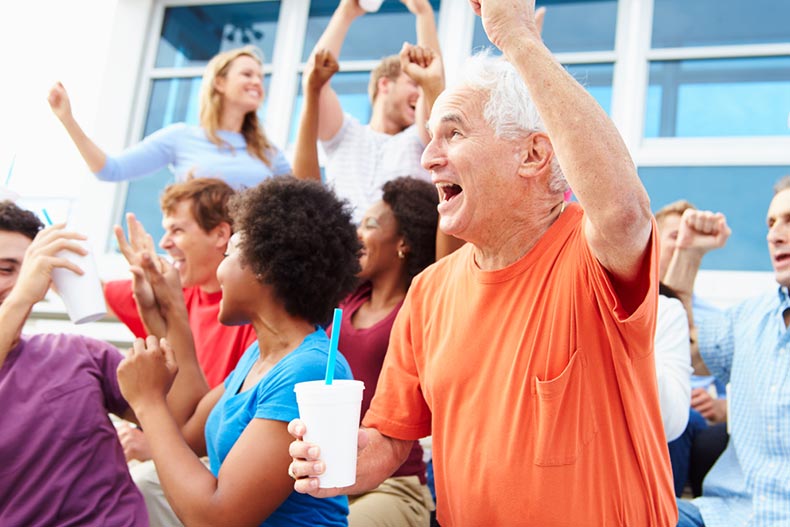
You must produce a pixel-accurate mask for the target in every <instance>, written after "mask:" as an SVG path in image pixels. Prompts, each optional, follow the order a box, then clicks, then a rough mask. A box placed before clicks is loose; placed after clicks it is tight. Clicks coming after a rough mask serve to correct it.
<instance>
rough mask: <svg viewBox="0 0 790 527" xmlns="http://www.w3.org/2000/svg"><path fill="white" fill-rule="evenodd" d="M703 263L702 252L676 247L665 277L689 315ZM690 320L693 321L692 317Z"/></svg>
mask: <svg viewBox="0 0 790 527" xmlns="http://www.w3.org/2000/svg"><path fill="white" fill-rule="evenodd" d="M701 264H702V254H700V253H699V252H697V251H694V250H690V249H680V248H678V249H675V252H674V253H673V254H672V259H671V260H670V261H669V266H668V267H667V272H666V274H665V275H664V279H663V282H664V284H665V285H667V286H668V287H671V288H672V289H673V290H674V291H675V292H676V293H677V294H678V296H679V297H680V300H681V302H683V305H684V306H685V307H686V311H687V313H688V315H689V317H691V316H692V311H691V298H692V292H693V291H694V281H695V280H696V279H697V273H698V272H699V268H700V265H701ZM689 321H690V323H691V322H693V321H692V319H691V318H690V319H689Z"/></svg>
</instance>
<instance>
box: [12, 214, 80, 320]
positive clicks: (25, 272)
mask: <svg viewBox="0 0 790 527" xmlns="http://www.w3.org/2000/svg"><path fill="white" fill-rule="evenodd" d="M64 228H65V224H63V223H60V224H58V225H53V226H51V227H47V228H46V229H43V230H42V231H40V232H39V233H38V234H37V235H36V237H35V239H34V240H33V242H32V243H31V244H30V245H29V246H28V248H27V250H26V251H25V257H24V260H23V262H22V266H21V267H20V269H19V277H18V278H17V281H16V284H15V285H14V288H13V289H12V290H11V293H10V294H9V297H10V296H13V297H14V298H15V299H16V300H17V301H18V302H20V303H21V304H23V305H27V306H31V307H32V306H33V304H35V303H36V302H38V301H40V300H42V299H43V298H44V296H45V295H46V294H47V291H48V290H49V286H50V283H51V282H52V270H53V269H55V268H58V267H59V268H63V269H68V270H70V271H73V272H75V273H77V274H79V275H81V274H83V271H82V269H80V268H79V266H77V265H76V264H75V263H73V262H71V261H70V260H67V259H66V258H63V257H62V256H58V253H59V252H60V251H72V252H74V253H77V254H80V255H83V256H84V255H86V254H88V251H87V250H86V249H85V248H84V247H83V246H82V245H81V244H80V243H78V242H77V240H85V239H86V238H85V236H83V235H82V234H78V233H76V232H68V231H65V230H64Z"/></svg>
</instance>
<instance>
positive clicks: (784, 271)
mask: <svg viewBox="0 0 790 527" xmlns="http://www.w3.org/2000/svg"><path fill="white" fill-rule="evenodd" d="M766 221H767V224H768V235H767V236H766V239H767V240H768V253H769V254H770V256H771V264H772V265H773V267H774V273H775V276H776V281H777V282H779V284H780V285H782V286H784V287H790V189H786V190H782V191H781V192H779V193H778V194H776V195H775V196H774V199H773V200H771V205H770V206H769V207H768V215H767V219H766Z"/></svg>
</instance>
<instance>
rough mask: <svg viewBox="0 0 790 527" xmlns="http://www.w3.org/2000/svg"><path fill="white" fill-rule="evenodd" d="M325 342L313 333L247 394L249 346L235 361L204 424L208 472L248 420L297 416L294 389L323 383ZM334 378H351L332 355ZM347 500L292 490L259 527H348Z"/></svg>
mask: <svg viewBox="0 0 790 527" xmlns="http://www.w3.org/2000/svg"><path fill="white" fill-rule="evenodd" d="M328 350H329V339H328V338H327V336H326V333H324V331H323V330H321V329H318V330H316V331H315V332H314V333H311V334H310V335H308V336H307V337H306V338H305V339H304V341H303V342H302V344H301V345H300V346H299V347H298V348H296V349H295V350H294V351H292V352H291V353H289V354H288V355H286V356H285V357H284V358H283V359H281V360H280V362H278V363H277V364H275V365H274V367H273V368H272V369H271V370H269V372H268V373H266V375H264V377H263V378H262V379H261V380H260V381H258V383H257V384H256V385H255V386H253V387H252V388H250V389H249V390H246V391H243V392H239V389H240V388H241V386H242V384H243V383H244V379H246V378H247V375H248V374H249V372H250V369H251V368H252V366H253V364H255V361H256V360H258V358H259V357H260V350H259V349H258V342H257V341H255V342H254V343H253V344H252V345H251V346H250V347H249V348H247V351H245V352H244V355H243V356H242V357H241V359H239V362H238V364H237V365H236V369H235V370H233V371H232V372H231V373H230V375H228V378H227V379H225V393H224V394H223V395H222V397H221V398H220V400H219V401H218V402H217V404H216V405H215V406H214V409H213V410H211V413H210V414H209V416H208V420H207V421H206V448H207V450H208V458H209V463H210V466H211V472H212V473H213V474H214V476H215V477H216V476H217V475H218V474H219V468H220V466H221V465H222V462H223V461H224V460H225V457H226V456H227V455H228V453H229V452H230V450H231V449H232V448H233V445H234V444H236V441H238V439H239V437H240V436H241V433H242V432H243V431H244V429H245V428H246V427H247V425H248V424H249V423H250V421H252V419H253V418H258V419H272V420H275V421H284V422H286V423H287V422H289V421H291V420H292V419H296V418H297V417H299V409H298V408H297V406H296V394H295V393H294V385H295V384H296V383H298V382H303V381H316V380H320V379H323V378H324V375H325V374H326V362H327V358H328ZM335 378H336V379H351V378H352V376H351V368H350V367H349V366H348V363H347V362H346V359H345V358H344V357H343V356H342V355H341V354H339V353H338V356H337V364H336V366H335ZM347 516H348V499H347V498H346V497H345V496H338V497H336V498H326V499H316V498H313V497H311V496H308V495H306V494H299V493H298V492H296V491H294V492H291V494H290V496H288V498H287V499H286V500H285V501H284V502H283V503H282V505H280V506H279V507H278V508H277V509H276V510H275V511H274V512H273V513H272V514H271V515H270V516H269V518H267V520H266V521H265V522H263V523H262V524H261V525H265V526H267V527H275V526H276V527H279V526H283V527H285V526H304V527H314V526H316V525H322V526H323V525H328V526H333V525H338V526H345V525H347V524H348V522H347V518H346V517H347Z"/></svg>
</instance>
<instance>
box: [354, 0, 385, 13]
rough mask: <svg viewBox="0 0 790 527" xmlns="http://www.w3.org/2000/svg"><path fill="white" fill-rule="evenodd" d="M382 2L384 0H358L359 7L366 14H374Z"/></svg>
mask: <svg viewBox="0 0 790 527" xmlns="http://www.w3.org/2000/svg"><path fill="white" fill-rule="evenodd" d="M383 1H384V0H359V7H361V8H362V9H364V10H365V11H367V12H368V13H375V12H376V11H378V10H379V7H381V3H382V2H383Z"/></svg>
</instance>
